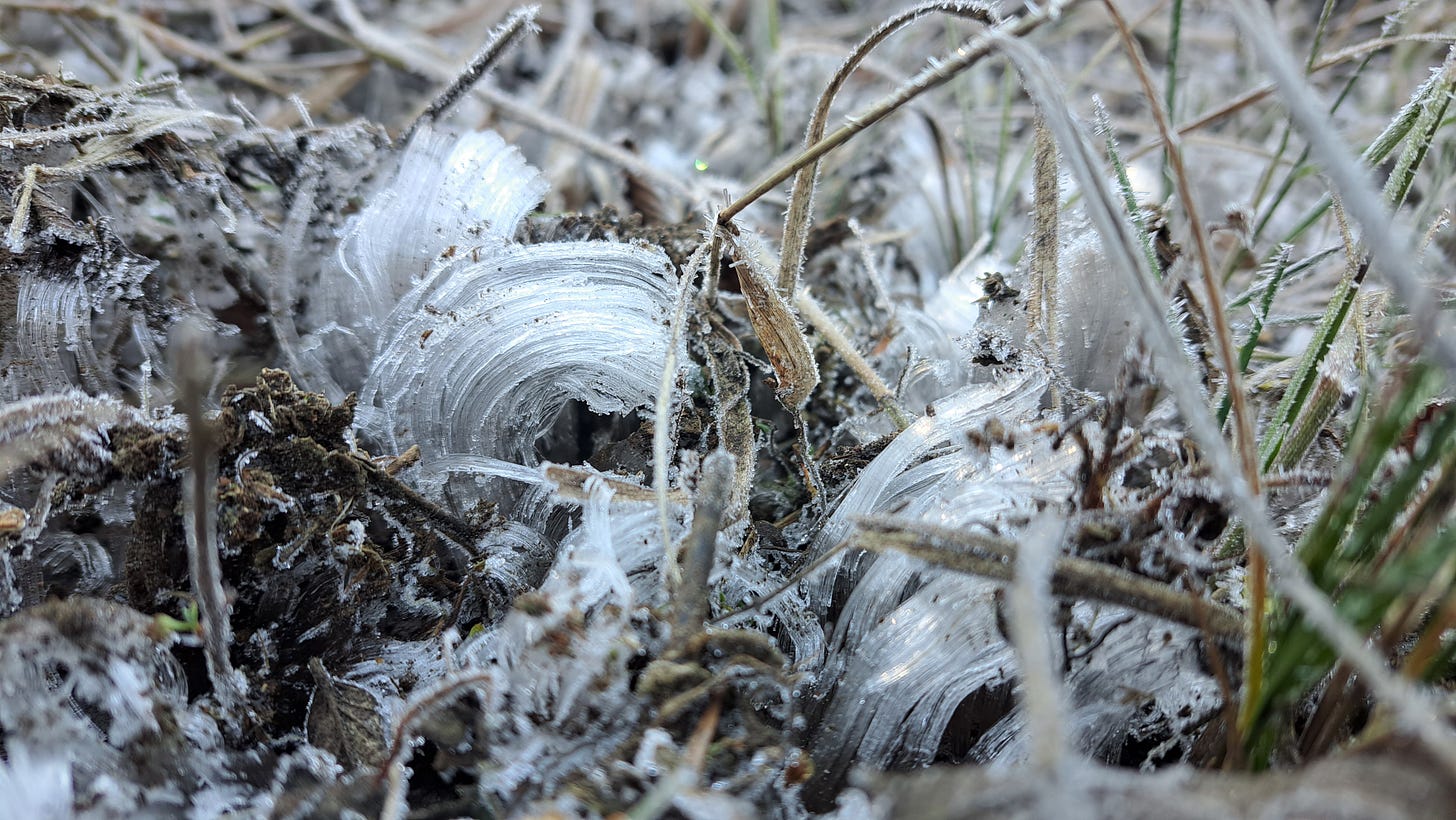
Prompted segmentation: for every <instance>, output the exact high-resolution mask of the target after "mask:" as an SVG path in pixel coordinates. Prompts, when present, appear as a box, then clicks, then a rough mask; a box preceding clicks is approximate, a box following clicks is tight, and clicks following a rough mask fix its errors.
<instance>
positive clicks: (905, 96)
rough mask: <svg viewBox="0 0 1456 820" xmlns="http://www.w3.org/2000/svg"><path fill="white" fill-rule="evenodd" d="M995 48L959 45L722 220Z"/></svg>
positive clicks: (762, 183)
mask: <svg viewBox="0 0 1456 820" xmlns="http://www.w3.org/2000/svg"><path fill="white" fill-rule="evenodd" d="M1075 2H1076V0H1073V2H1071V3H1065V4H1053V5H1052V8H1051V9H1048V10H1046V11H1042V12H1038V13H1033V14H1029V15H1027V16H1025V17H1019V18H1013V19H1012V20H1009V21H1006V22H1005V23H1002V24H999V25H997V26H996V27H995V28H993V29H992V31H999V32H1002V33H1003V35H1004V36H1008V37H1024V36H1026V35H1027V34H1030V33H1031V32H1033V31H1035V30H1036V29H1037V28H1038V27H1039V26H1041V25H1042V24H1043V23H1046V22H1047V21H1049V20H1051V19H1052V17H1053V15H1054V13H1060V11H1061V10H1062V9H1065V8H1067V7H1069V6H1072V5H1075ZM993 50H994V46H993V45H992V41H991V40H990V39H989V38H988V37H986V36H981V37H976V38H975V39H973V40H971V41H970V42H968V43H966V44H965V45H963V46H961V47H960V48H958V49H956V51H955V53H954V54H952V55H951V56H950V57H949V58H948V59H945V60H936V61H934V62H932V63H931V64H930V65H929V66H927V67H926V68H924V69H921V71H920V73H918V74H916V75H915V76H914V77H912V78H910V80H909V81H908V82H906V83H905V84H904V85H902V86H900V87H899V88H898V89H896V90H895V91H894V92H893V93H891V94H890V95H888V96H886V97H884V98H882V99H881V100H880V101H879V102H877V103H875V104H874V105H872V106H870V107H869V108H866V109H865V110H863V111H861V112H859V113H858V114H854V115H852V116H851V117H850V118H849V121H848V122H847V123H845V124H844V125H843V126H841V127H839V128H838V129H836V130H835V131H834V133H832V134H830V135H829V136H827V137H825V138H824V139H821V140H819V141H817V142H815V143H814V144H813V145H812V146H810V147H809V148H806V149H804V150H803V151H802V152H800V153H799V154H798V155H797V156H795V157H794V158H793V159H791V160H789V161H788V162H786V163H784V164H783V165H782V166H780V167H779V168H778V169H776V170H774V171H772V172H770V173H769V174H768V175H766V176H765V177H764V178H763V179H761V180H759V182H758V183H756V184H755V185H754V186H753V187H752V188H751V189H749V191H748V193H746V194H744V195H742V196H740V197H738V198H737V199H735V200H733V202H732V203H731V204H730V205H729V206H728V207H726V208H724V209H723V210H722V211H720V212H719V213H718V224H720V225H727V224H728V223H729V222H730V221H731V220H732V219H733V217H735V216H737V215H738V214H740V213H742V212H743V210H744V209H745V208H747V207H748V206H749V205H752V204H753V203H754V202H757V201H758V199H759V198H760V197H762V196H763V195H764V194H766V193H768V192H769V191H772V190H773V189H774V188H777V187H778V186H779V185H780V184H782V183H783V182H784V181H785V180H787V179H788V178H789V177H791V176H793V175H794V174H796V173H798V172H799V171H800V170H801V169H803V168H806V167H808V166H809V165H810V164H811V163H814V162H818V161H819V159H820V158H821V157H823V156H824V155H825V154H827V153H829V152H830V151H833V150H834V149H836V148H838V147H839V146H841V145H843V144H845V143H846V142H849V141H850V139H852V138H853V137H854V136H855V135H856V134H858V133H859V132H861V131H863V130H865V129H866V128H869V127H870V126H872V125H874V124H875V123H877V122H879V121H880V120H883V119H884V118H886V117H888V116H890V115H891V114H893V113H895V112H896V111H898V110H900V108H902V107H903V106H904V105H905V104H906V103H908V102H910V101H911V100H913V99H915V98H916V97H919V96H920V95H921V94H924V93H925V92H927V91H933V90H935V89H937V88H939V87H941V86H943V85H945V84H946V83H948V82H950V81H951V80H952V79H954V78H955V77H956V75H958V74H960V73H961V72H962V71H965V70H966V69H967V68H970V67H971V66H973V65H975V64H976V63H977V62H979V61H980V60H981V58H983V57H985V56H986V55H988V54H990V53H991V52H992V51H993Z"/></svg>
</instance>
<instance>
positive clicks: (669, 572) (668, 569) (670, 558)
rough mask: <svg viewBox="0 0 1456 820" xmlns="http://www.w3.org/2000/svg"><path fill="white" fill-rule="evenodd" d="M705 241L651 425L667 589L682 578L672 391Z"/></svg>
mask: <svg viewBox="0 0 1456 820" xmlns="http://www.w3.org/2000/svg"><path fill="white" fill-rule="evenodd" d="M710 244H711V243H709V242H703V243H702V244H700V245H699V246H698V248H697V249H696V250H694V251H693V255H692V257H691V258H690V259H688V264H687V267H686V268H685V269H684V270H683V272H682V281H680V282H679V283H678V291H677V304H676V305H675V306H674V307H673V311H672V319H671V320H670V321H669V327H668V333H669V339H668V341H667V356H666V357H665V358H664V360H663V362H662V378H661V380H659V381H658V383H657V403H656V406H655V408H654V412H655V414H656V421H655V422H654V424H653V427H652V492H653V494H654V495H655V496H656V498H657V527H658V529H660V530H661V531H662V575H663V579H664V580H665V581H666V587H667V589H668V590H673V589H676V588H677V586H678V584H679V583H680V581H681V579H680V576H679V572H678V566H677V550H676V549H675V548H674V545H673V541H672V532H671V527H670V526H669V525H670V523H671V521H670V517H671V516H670V514H669V509H668V503H667V497H668V492H667V471H668V468H669V467H670V466H671V464H670V457H669V456H670V454H669V452H668V451H669V450H670V449H671V448H672V432H673V431H672V424H673V415H672V394H673V391H674V390H675V389H676V387H677V370H678V366H677V349H678V347H679V346H681V344H682V335H683V326H684V325H685V324H686V323H687V310H688V300H689V297H690V294H691V292H692V289H693V280H694V279H695V278H696V277H697V275H698V268H699V267H701V266H702V265H703V258H704V256H705V255H706V254H707V253H708V251H709V248H710Z"/></svg>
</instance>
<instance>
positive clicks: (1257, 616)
mask: <svg viewBox="0 0 1456 820" xmlns="http://www.w3.org/2000/svg"><path fill="white" fill-rule="evenodd" d="M1103 3H1104V5H1105V6H1106V7H1107V13H1108V14H1109V15H1110V16H1111V17H1112V20H1113V23H1114V24H1116V26H1117V31H1118V34H1119V36H1121V37H1122V43H1123V48H1124V49H1125V50H1126V51H1127V55H1128V59H1129V60H1130V61H1131V62H1132V65H1133V69H1134V71H1135V72H1136V74H1137V77H1138V82H1139V83H1141V84H1142V88H1143V96H1144V97H1145V98H1146V100H1147V103H1148V107H1149V108H1150V109H1151V110H1152V112H1153V120H1154V121H1155V122H1156V123H1157V125H1158V134H1159V137H1160V138H1161V139H1162V142H1163V147H1164V151H1165V156H1166V158H1167V163H1168V167H1169V168H1171V169H1172V171H1173V178H1174V180H1175V181H1176V182H1177V191H1178V198H1179V200H1181V201H1182V203H1183V209H1184V211H1185V212H1186V213H1187V215H1188V223H1189V227H1190V233H1191V234H1192V235H1193V246H1194V248H1195V251H1196V253H1195V256H1196V258H1197V260H1198V272H1199V274H1200V275H1201V276H1202V278H1203V289H1204V293H1205V295H1206V297H1207V298H1206V300H1205V302H1204V305H1205V309H1206V310H1207V311H1208V316H1209V319H1210V321H1211V323H1212V325H1213V336H1214V344H1215V345H1216V346H1217V348H1218V358H1219V364H1220V365H1221V366H1222V367H1223V372H1224V389H1225V390H1226V391H1227V395H1228V397H1229V401H1230V407H1231V408H1232V411H1233V420H1234V437H1235V438H1234V441H1235V445H1236V447H1237V450H1238V454H1239V462H1240V464H1241V466H1242V467H1243V472H1244V480H1245V481H1246V482H1248V485H1249V491H1250V492H1251V493H1253V494H1254V495H1258V494H1259V492H1260V470H1259V457H1258V453H1257V452H1256V451H1255V447H1254V423H1253V421H1252V420H1251V419H1250V417H1249V406H1248V399H1247V397H1246V394H1245V393H1244V376H1243V367H1242V366H1241V365H1240V363H1239V356H1238V352H1237V351H1236V350H1235V349H1234V338H1233V332H1232V331H1231V330H1230V329H1229V324H1228V317H1227V315H1225V313H1224V309H1223V303H1224V294H1223V288H1222V287H1221V286H1220V284H1219V277H1218V274H1217V273H1215V272H1214V269H1213V255H1212V253H1211V252H1210V251H1209V248H1208V232H1207V231H1206V230H1204V227H1203V224H1204V223H1203V219H1202V218H1201V217H1200V216H1199V213H1198V203H1197V201H1196V197H1195V196H1194V190H1193V185H1192V183H1191V182H1190V181H1189V179H1188V169H1187V167H1186V166H1185V164H1184V162H1183V148H1182V145H1181V144H1180V143H1179V138H1178V135H1177V133H1176V132H1175V131H1174V130H1173V127H1172V124H1171V123H1170V121H1169V119H1168V112H1167V111H1166V110H1164V108H1163V104H1162V102H1161V100H1160V99H1159V97H1158V93H1157V90H1156V89H1155V88H1154V87H1153V80H1152V77H1151V76H1150V75H1149V69H1148V61H1147V58H1146V57H1145V56H1144V55H1143V51H1142V47H1141V46H1140V45H1138V42H1137V40H1136V39H1135V38H1134V37H1133V34H1132V30H1131V29H1129V28H1128V25H1127V20H1126V19H1124V18H1123V16H1122V12H1121V11H1120V10H1119V9H1118V7H1117V3H1116V0H1103ZM1268 576H1269V570H1268V567H1267V566H1265V562H1264V554H1263V551H1262V550H1260V549H1257V548H1256V549H1253V550H1250V551H1249V646H1250V647H1251V648H1253V649H1254V651H1251V652H1249V653H1248V654H1247V658H1246V672H1245V680H1246V681H1247V682H1248V685H1249V687H1250V688H1251V689H1253V688H1257V687H1258V686H1259V684H1260V681H1261V680H1262V679H1263V653H1262V652H1260V651H1258V650H1257V647H1261V646H1263V645H1264V640H1265V635H1264V632H1265V628H1266V624H1265V602H1266V601H1267V600H1268V595H1269V589H1268Z"/></svg>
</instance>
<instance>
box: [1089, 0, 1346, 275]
mask: <svg viewBox="0 0 1456 820" xmlns="http://www.w3.org/2000/svg"><path fill="white" fill-rule="evenodd" d="M1327 1H1329V2H1332V0H1327ZM1182 44H1183V0H1173V8H1172V11H1171V16H1170V19H1169V22H1168V76H1167V78H1166V80H1167V82H1166V85H1164V87H1163V110H1164V111H1167V112H1168V116H1169V117H1170V118H1174V119H1176V118H1177V116H1178V56H1179V53H1180V52H1181V51H1182ZM1110 139H1111V138H1110V137H1109V140H1110ZM1172 195H1173V167H1172V165H1171V164H1169V162H1168V153H1167V149H1166V146H1165V147H1164V151H1163V197H1162V198H1163V199H1164V200H1166V199H1168V198H1169V197H1170V196H1172ZM1157 269H1158V266H1157V265H1154V266H1153V270H1157Z"/></svg>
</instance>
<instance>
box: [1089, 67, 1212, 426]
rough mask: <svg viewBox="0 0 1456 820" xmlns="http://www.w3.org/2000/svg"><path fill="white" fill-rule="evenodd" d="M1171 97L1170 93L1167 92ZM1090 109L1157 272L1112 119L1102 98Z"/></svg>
mask: <svg viewBox="0 0 1456 820" xmlns="http://www.w3.org/2000/svg"><path fill="white" fill-rule="evenodd" d="M1169 93H1170V95H1171V91H1170V92H1169ZM1092 108H1093V111H1094V112H1095V116H1096V120H1095V128H1096V131H1097V133H1098V134H1100V135H1101V136H1102V139H1103V144H1104V146H1105V147H1106V149H1107V159H1108V161H1109V162H1111V163H1112V171H1113V173H1114V174H1116V175H1117V192H1118V193H1119V194H1120V195H1121V196H1122V207H1123V208H1124V209H1125V210H1126V211H1127V216H1128V218H1129V219H1131V220H1132V223H1133V224H1134V225H1136V226H1137V234H1138V241H1140V242H1141V243H1142V246H1143V256H1145V257H1147V260H1148V270H1150V271H1154V272H1156V271H1159V270H1161V269H1162V266H1161V265H1159V264H1158V254H1157V252H1156V251H1154V250H1153V238H1152V237H1151V236H1149V235H1148V224H1147V220H1146V219H1145V218H1144V217H1143V211H1142V208H1139V207H1138V203H1137V193H1136V192H1135V191H1133V189H1132V178H1131V177H1129V176H1128V173H1127V163H1125V162H1123V161H1122V153H1121V152H1120V151H1119V150H1118V148H1117V135H1116V134H1115V133H1114V132H1113V129H1112V117H1110V116H1109V115H1108V113H1107V106H1105V105H1103V104H1102V98H1100V97H1098V96H1097V95H1095V94H1094V95H1092ZM1218 422H1219V424H1223V417H1222V416H1220V417H1219V420H1218Z"/></svg>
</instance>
